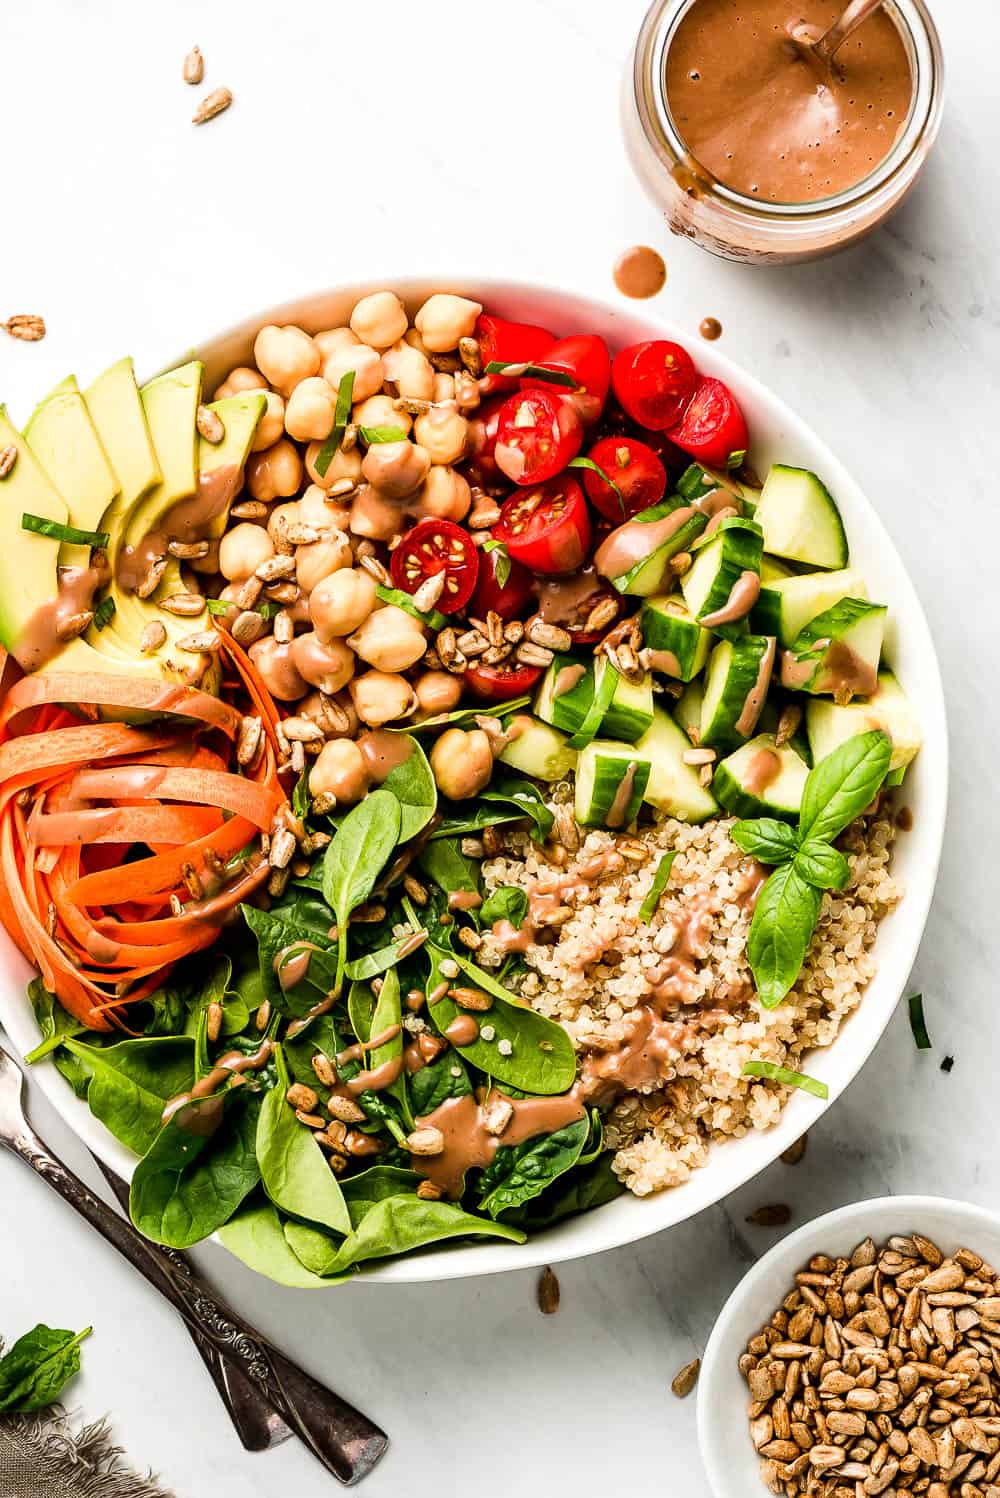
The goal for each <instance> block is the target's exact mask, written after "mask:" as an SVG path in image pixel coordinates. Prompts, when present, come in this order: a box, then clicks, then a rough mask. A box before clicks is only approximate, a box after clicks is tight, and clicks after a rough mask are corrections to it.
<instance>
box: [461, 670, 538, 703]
mask: <svg viewBox="0 0 1000 1498" xmlns="http://www.w3.org/2000/svg"><path fill="white" fill-rule="evenodd" d="M541 675H542V668H541V666H508V665H506V664H504V665H499V666H482V665H480V664H479V662H478V661H470V662H469V665H468V666H467V667H466V669H465V673H464V675H463V677H462V680H463V682H464V683H465V685H466V686H467V687H468V688H469V691H470V692H472V693H473V694H474V695H475V696H476V697H479V698H481V700H482V701H483V702H509V701H510V700H511V698H512V697H526V696H527V695H528V693H529V692H530V691H532V689H533V688H534V687H535V685H536V683H537V682H538V681H539V680H540V679H541Z"/></svg>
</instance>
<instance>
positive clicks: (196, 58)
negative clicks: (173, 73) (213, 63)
mask: <svg viewBox="0 0 1000 1498" xmlns="http://www.w3.org/2000/svg"><path fill="white" fill-rule="evenodd" d="M204 76H205V59H204V57H203V56H202V55H201V48H200V47H192V48H191V51H190V52H189V53H188V55H187V57H185V59H184V67H183V69H182V70H181V77H182V78H183V79H184V82H185V83H200V82H201V80H202V78H204Z"/></svg>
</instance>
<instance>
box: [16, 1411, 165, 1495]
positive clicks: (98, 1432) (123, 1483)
mask: <svg viewBox="0 0 1000 1498" xmlns="http://www.w3.org/2000/svg"><path fill="white" fill-rule="evenodd" d="M0 1498H175V1495H174V1494H173V1493H171V1492H169V1491H168V1490H167V1489H166V1488H163V1487H161V1486H160V1484H159V1483H158V1482H157V1481H156V1479H155V1478H154V1476H153V1474H152V1473H147V1474H146V1475H145V1476H143V1475H141V1474H140V1473H138V1472H136V1471H134V1469H133V1468H132V1467H131V1466H130V1465H129V1463H128V1462H127V1460H126V1459H125V1453H124V1451H123V1450H122V1448H121V1447H120V1446H116V1445H115V1444H114V1439H113V1437H112V1434H111V1429H110V1427H109V1425H108V1422H107V1420H95V1421H94V1422H92V1423H91V1424H89V1425H80V1424H79V1423H78V1422H77V1421H75V1420H74V1419H73V1418H72V1417H71V1416H69V1415H68V1414H67V1413H66V1411H65V1410H64V1409H63V1408H62V1406H61V1405H58V1404H57V1405H53V1406H52V1408H51V1409H48V1410H41V1411H40V1412H39V1413H38V1414H37V1415H3V1416H0Z"/></svg>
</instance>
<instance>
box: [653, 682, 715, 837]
mask: <svg viewBox="0 0 1000 1498" xmlns="http://www.w3.org/2000/svg"><path fill="white" fill-rule="evenodd" d="M694 690H695V687H694V686H693V685H692V686H690V687H689V688H688V691H689V692H694ZM681 700H682V701H683V698H682V699H681ZM636 748H637V749H641V750H642V751H643V753H644V754H648V755H649V758H650V761H651V762H652V769H651V770H650V772H649V780H648V782H647V785H646V789H645V792H644V794H643V800H644V801H646V802H648V804H649V805H650V806H655V807H656V809H657V810H658V811H664V812H666V813H667V815H668V816H671V817H676V818H677V819H678V821H681V822H704V821H706V820H707V818H708V817H714V816H715V814H716V812H717V811H718V810H719V807H718V803H717V801H716V799H715V797H714V796H713V795H712V793H711V791H710V790H708V789H707V788H706V787H705V786H703V785H702V784H701V782H700V781H699V779H698V771H697V769H696V768H695V767H694V766H693V765H686V764H685V763H684V753H685V750H687V749H690V748H691V740H690V739H689V738H688V736H687V734H686V733H685V732H684V731H683V729H681V728H678V726H677V724H676V723H675V722H674V720H673V718H671V717H670V715H669V714H668V713H665V712H663V711H662V710H661V709H660V708H657V709H656V710H655V711H654V713H653V721H652V723H651V724H650V725H649V727H648V729H647V730H646V732H645V733H644V734H643V736H642V738H641V739H640V740H639V742H638V744H637V745H636Z"/></svg>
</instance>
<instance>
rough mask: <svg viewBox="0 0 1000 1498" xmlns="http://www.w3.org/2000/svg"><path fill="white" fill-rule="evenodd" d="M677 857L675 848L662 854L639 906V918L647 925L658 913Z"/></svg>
mask: <svg viewBox="0 0 1000 1498" xmlns="http://www.w3.org/2000/svg"><path fill="white" fill-rule="evenodd" d="M676 857H677V852H676V850H675V849H674V848H670V849H668V851H667V852H666V853H664V854H663V855H662V857H661V858H660V861H659V863H658V864H657V865H656V873H655V874H654V875H653V882H652V884H651V885H650V886H649V891H648V893H647V895H646V898H645V899H644V900H643V902H642V904H641V905H640V906H639V919H640V921H645V923H646V925H647V926H648V925H649V923H650V921H651V920H652V919H653V916H654V915H655V914H656V907H657V905H659V903H660V896H661V895H662V894H663V891H664V890H665V889H666V887H667V881H668V880H669V878H670V870H671V869H672V868H673V866H674V859H675V858H676Z"/></svg>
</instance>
